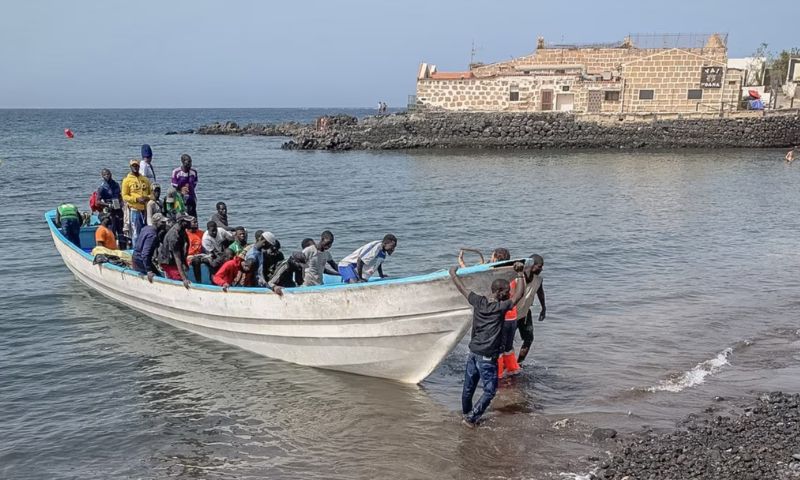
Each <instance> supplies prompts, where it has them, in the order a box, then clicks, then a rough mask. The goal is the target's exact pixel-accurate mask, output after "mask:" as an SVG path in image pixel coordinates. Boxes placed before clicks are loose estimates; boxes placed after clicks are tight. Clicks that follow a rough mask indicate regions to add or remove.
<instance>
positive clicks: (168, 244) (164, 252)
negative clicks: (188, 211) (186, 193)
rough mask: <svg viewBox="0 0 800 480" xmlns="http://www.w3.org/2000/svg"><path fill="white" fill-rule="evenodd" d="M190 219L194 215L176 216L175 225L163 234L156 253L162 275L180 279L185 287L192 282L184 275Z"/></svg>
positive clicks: (192, 218) (171, 278)
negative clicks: (187, 231)
mask: <svg viewBox="0 0 800 480" xmlns="http://www.w3.org/2000/svg"><path fill="white" fill-rule="evenodd" d="M192 220H194V217H191V216H189V215H181V216H179V217H178V218H176V219H175V225H173V226H172V227H170V229H169V230H168V231H167V233H166V235H164V241H163V243H162V244H161V247H160V248H159V254H158V262H159V264H161V270H162V271H163V272H164V275H166V277H167V278H169V279H170V280H179V281H182V282H183V286H184V287H186V288H189V285H191V283H192V282H190V281H189V278H188V277H187V276H186V252H187V250H188V243H189V240H188V238H187V236H186V230H187V229H188V228H189V227H190V226H191V225H192Z"/></svg>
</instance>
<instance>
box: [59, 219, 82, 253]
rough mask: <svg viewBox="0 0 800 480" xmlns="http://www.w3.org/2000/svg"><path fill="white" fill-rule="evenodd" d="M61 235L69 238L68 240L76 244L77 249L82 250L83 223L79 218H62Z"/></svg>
mask: <svg viewBox="0 0 800 480" xmlns="http://www.w3.org/2000/svg"><path fill="white" fill-rule="evenodd" d="M61 233H63V234H64V236H65V237H67V240H69V241H70V242H72V243H74V244H75V246H76V247H78V248H81V221H80V220H78V219H77V218H62V219H61Z"/></svg>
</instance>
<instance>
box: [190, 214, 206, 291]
mask: <svg viewBox="0 0 800 480" xmlns="http://www.w3.org/2000/svg"><path fill="white" fill-rule="evenodd" d="M203 233H205V232H203V231H202V230H200V225H199V224H198V223H197V217H195V218H194V219H193V220H192V223H191V225H190V226H189V228H188V229H187V230H186V239H187V241H188V249H187V251H186V266H187V267H188V266H191V267H192V270H193V271H194V281H195V282H198V283H200V280H201V275H202V273H201V271H200V265H201V264H202V263H203V262H202V261H199V260H200V259H201V257H198V258H197V260H195V257H197V256H198V255H202V253H203Z"/></svg>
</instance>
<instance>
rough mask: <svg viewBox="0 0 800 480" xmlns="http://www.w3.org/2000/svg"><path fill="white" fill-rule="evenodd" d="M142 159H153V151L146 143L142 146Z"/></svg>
mask: <svg viewBox="0 0 800 480" xmlns="http://www.w3.org/2000/svg"><path fill="white" fill-rule="evenodd" d="M142 158H153V149H152V148H150V145H148V144H146V143H145V144H144V145H142Z"/></svg>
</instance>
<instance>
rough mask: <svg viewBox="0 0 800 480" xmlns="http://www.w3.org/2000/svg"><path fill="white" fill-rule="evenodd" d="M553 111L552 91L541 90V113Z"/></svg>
mask: <svg viewBox="0 0 800 480" xmlns="http://www.w3.org/2000/svg"><path fill="white" fill-rule="evenodd" d="M552 109H553V91H552V90H542V111H543V112H547V111H550V110H552Z"/></svg>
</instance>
